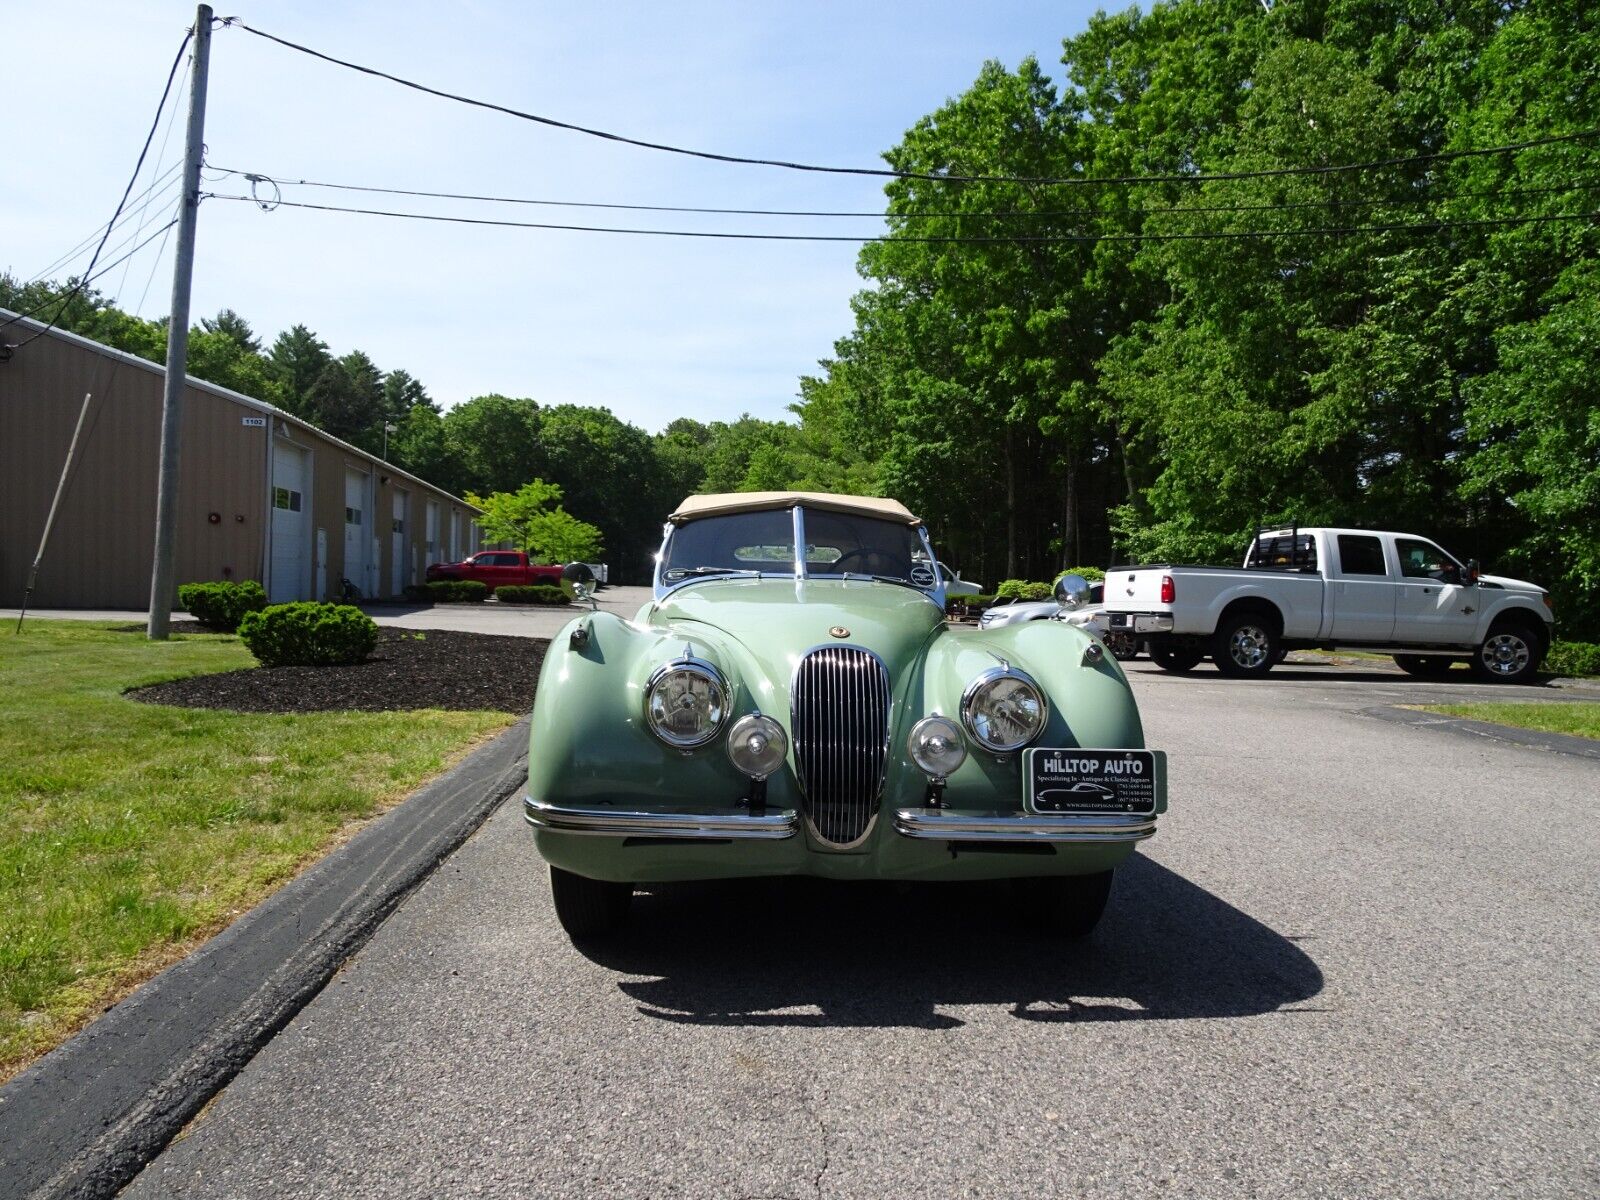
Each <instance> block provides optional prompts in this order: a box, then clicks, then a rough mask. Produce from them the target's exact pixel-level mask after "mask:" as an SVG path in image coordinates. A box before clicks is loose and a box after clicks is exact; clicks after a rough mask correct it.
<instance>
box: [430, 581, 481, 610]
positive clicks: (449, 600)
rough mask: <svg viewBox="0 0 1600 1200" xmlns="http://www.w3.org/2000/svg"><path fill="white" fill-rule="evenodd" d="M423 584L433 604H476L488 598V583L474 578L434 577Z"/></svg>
mask: <svg viewBox="0 0 1600 1200" xmlns="http://www.w3.org/2000/svg"><path fill="white" fill-rule="evenodd" d="M424 586H425V587H427V589H428V595H429V596H431V597H432V598H433V602H434V603H435V604H476V603H478V601H480V600H487V599H488V598H489V585H488V584H486V583H479V582H478V581H477V580H476V579H435V580H434V581H433V582H432V583H429V584H425V585H424Z"/></svg>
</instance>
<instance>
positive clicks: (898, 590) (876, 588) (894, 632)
mask: <svg viewBox="0 0 1600 1200" xmlns="http://www.w3.org/2000/svg"><path fill="white" fill-rule="evenodd" d="M646 620H647V623H648V624H649V625H650V626H651V627H653V628H656V629H660V630H661V631H662V632H664V633H668V634H670V635H672V636H674V637H680V636H681V637H683V638H685V639H686V640H688V641H690V642H692V643H698V644H701V645H705V646H706V648H707V649H710V650H712V651H713V652H720V653H719V654H718V656H719V657H722V656H726V657H728V658H731V659H735V660H738V659H748V660H750V662H751V663H753V665H755V666H757V667H758V669H759V673H760V674H761V675H762V676H765V678H766V679H767V680H768V681H770V682H771V683H772V684H774V685H778V686H781V687H783V688H787V686H788V682H789V678H790V676H791V675H793V673H794V669H795V667H796V666H797V665H798V664H799V662H800V659H801V658H802V657H803V656H804V655H805V654H806V652H807V651H810V650H814V649H816V648H817V647H818V646H823V645H850V646H860V647H862V648H864V649H867V650H871V651H872V652H873V653H874V654H876V655H878V657H879V658H881V659H883V662H884V665H885V666H887V667H888V668H889V671H890V674H891V675H893V676H897V675H898V674H899V673H900V671H901V669H902V668H903V667H904V666H905V665H906V664H907V663H909V662H910V661H912V660H913V659H914V658H915V657H916V655H917V654H918V652H919V651H920V650H921V649H922V647H923V646H924V645H925V644H926V643H927V641H928V639H929V638H930V637H931V636H932V635H933V633H934V632H935V631H936V630H938V629H940V628H941V627H942V626H943V624H944V613H943V612H941V611H940V609H939V606H938V605H936V604H934V603H933V601H932V600H930V599H929V598H928V597H927V596H926V595H924V594H923V593H921V592H918V591H914V590H912V589H911V588H906V587H900V586H898V585H896V584H892V583H878V582H876V581H874V580H837V579H807V580H790V579H782V580H779V579H738V580H707V581H706V582H704V583H697V584H692V585H690V586H688V587H685V588H680V589H679V590H677V591H676V592H673V593H672V594H671V595H670V596H668V597H667V598H666V599H664V600H662V601H660V602H659V603H657V604H655V605H653V606H651V608H650V609H649V610H648V615H647V617H646Z"/></svg>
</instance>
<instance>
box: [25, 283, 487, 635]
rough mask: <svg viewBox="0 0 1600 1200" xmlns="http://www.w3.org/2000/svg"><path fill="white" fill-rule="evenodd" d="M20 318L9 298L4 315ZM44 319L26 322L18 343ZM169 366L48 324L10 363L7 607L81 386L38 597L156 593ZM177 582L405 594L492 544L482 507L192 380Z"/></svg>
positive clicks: (119, 598)
mask: <svg viewBox="0 0 1600 1200" xmlns="http://www.w3.org/2000/svg"><path fill="white" fill-rule="evenodd" d="M11 315H12V314H10V313H7V312H5V311H4V310H0V320H4V319H9V318H10V317H11ZM41 328H43V327H42V326H41V325H40V324H38V323H37V322H34V321H29V320H22V321H19V322H17V323H15V324H13V325H11V326H10V327H9V328H8V329H7V330H6V336H5V339H4V340H5V341H8V342H12V343H21V342H23V341H26V340H27V338H29V337H31V336H32V334H33V333H34V332H36V331H38V330H39V329H41ZM164 374H165V372H164V371H163V369H162V367H161V366H159V365H158V364H156V363H152V362H148V361H146V360H145V359H142V358H138V357H135V356H134V355H131V354H124V353H122V352H121V351H119V350H113V349H111V348H110V347H108V346H104V345H101V344H100V343H98V342H92V341H90V340H88V339H87V338H82V337H79V336H77V335H76V334H71V333H64V332H62V331H60V330H51V331H50V332H49V333H47V334H45V335H44V336H43V337H40V338H38V339H37V340H35V341H33V342H31V343H30V344H28V345H26V346H21V347H20V348H19V349H18V350H17V351H16V352H15V353H14V354H13V355H12V357H11V358H10V360H9V361H4V362H0V606H7V607H16V606H17V605H18V604H20V603H21V601H22V594H23V589H24V588H25V586H26V584H27V577H28V569H29V567H30V565H31V564H32V562H33V557H34V554H35V553H36V552H37V550H38V546H39V537H40V534H41V532H42V531H43V529H44V525H45V519H46V516H47V514H48V512H49V509H50V500H51V497H52V495H54V493H55V488H56V481H57V479H58V478H59V476H60V473H61V468H62V464H63V463H64V461H65V460H66V456H67V447H68V444H69V443H70V442H71V440H72V431H73V428H74V426H75V425H76V423H77V420H78V414H79V410H80V408H81V407H82V404H83V397H84V394H85V393H89V395H90V397H91V399H90V405H89V412H88V419H87V420H86V421H85V423H84V430H83V435H82V438H81V440H80V442H79V445H78V452H77V458H76V461H75V462H74V464H73V468H72V472H71V475H70V476H69V478H68V483H67V490H66V492H65V494H64V496H63V497H62V502H61V508H60V510H59V512H58V513H57V515H56V521H55V527H54V530H53V532H52V533H51V535H50V544H49V548H48V549H47V551H46V553H45V557H44V561H43V564H42V566H41V567H40V570H39V575H38V580H37V582H36V584H35V588H34V592H33V596H32V598H31V600H30V603H31V604H32V605H33V606H34V607H37V608H129V609H143V608H145V607H146V606H147V605H148V604H149V601H150V569H151V560H152V555H153V547H154V544H155V507H156V465H157V457H158V451H159V446H160V439H161V392H162V382H163V377H164ZM182 447H183V451H182V466H181V470H180V474H179V480H178V524H177V564H176V567H177V569H176V578H177V580H178V582H179V583H187V582H190V581H192V580H216V579H231V580H244V579H258V580H260V581H261V582H262V583H263V585H264V586H265V587H266V589H267V594H268V596H269V597H270V598H271V599H272V600H273V601H274V602H279V601H284V600H303V599H335V598H337V597H338V596H339V595H340V592H341V581H342V580H344V579H349V580H350V582H351V583H353V584H354V585H355V586H356V588H357V589H359V591H360V593H361V595H362V596H364V597H374V598H376V597H391V596H398V595H400V594H401V592H402V591H403V589H404V588H405V587H406V585H408V584H411V583H417V582H420V581H421V580H422V577H423V573H424V571H425V570H426V569H427V565H428V563H430V562H435V561H439V560H443V559H458V558H462V557H465V556H466V555H467V554H470V553H472V552H473V551H474V550H476V549H477V548H478V546H479V533H478V526H477V522H476V518H477V516H478V510H477V509H475V508H473V507H472V506H471V505H469V504H467V503H466V502H465V501H463V500H461V499H459V498H457V497H455V496H452V495H450V494H449V493H448V492H444V491H441V490H440V489H438V488H436V487H434V486H433V485H432V484H429V483H427V482H425V481H424V480H421V479H418V478H417V477H416V476H414V475H409V474H407V473H406V472H404V471H401V470H397V469H396V468H395V467H393V466H391V465H390V464H388V463H386V462H384V461H383V460H381V459H379V458H376V457H374V456H373V455H371V454H368V453H366V452H365V451H362V450H358V449H356V448H355V447H354V446H351V445H348V444H346V443H344V442H341V441H339V440H338V439H337V438H333V437H329V436H328V435H327V434H325V433H323V432H321V431H320V430H318V429H316V428H315V427H313V426H311V425H308V424H306V423H305V422H304V421H302V420H300V419H299V418H297V417H293V416H290V415H289V414H288V413H286V412H283V411H282V410H280V409H277V408H274V407H272V406H271V405H270V404H264V403H262V402H261V401H260V400H255V399H252V398H251V397H249V396H245V395H241V394H240V393H238V392H233V391H229V390H228V389H227V388H222V387H217V386H216V385H215V384H211V383H206V382H204V381H203V380H199V379H195V378H194V377H192V376H191V377H190V378H189V381H188V388H187V391H186V393H185V400H184V410H183V442H182Z"/></svg>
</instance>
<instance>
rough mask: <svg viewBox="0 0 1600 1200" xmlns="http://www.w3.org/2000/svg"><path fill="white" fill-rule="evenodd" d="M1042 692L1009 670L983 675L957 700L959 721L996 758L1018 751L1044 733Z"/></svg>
mask: <svg viewBox="0 0 1600 1200" xmlns="http://www.w3.org/2000/svg"><path fill="white" fill-rule="evenodd" d="M1049 716H1050V706H1049V704H1047V703H1046V702H1045V698H1044V692H1042V691H1040V690H1039V685H1038V684H1037V683H1035V682H1034V681H1033V680H1032V679H1031V678H1030V677H1029V676H1028V675H1026V674H1024V673H1023V672H1021V671H1019V670H1017V669H1016V668H1015V667H1013V666H1009V665H1007V666H1005V667H996V668H993V669H991V670H988V671H985V672H984V673H983V674H982V675H979V676H978V677H977V678H976V679H974V680H973V681H972V682H971V683H970V684H968V685H967V690H966V692H965V693H963V695H962V697H961V720H962V723H963V724H965V725H966V727H967V732H968V733H970V734H972V736H973V738H974V739H975V740H976V741H977V743H978V745H980V746H982V747H983V748H984V749H985V750H989V751H992V752H994V753H996V754H1009V753H1011V752H1012V751H1014V750H1020V749H1022V747H1024V746H1026V745H1027V744H1028V743H1029V742H1031V741H1033V739H1034V738H1036V737H1038V736H1039V735H1040V734H1041V733H1043V732H1044V724H1045V721H1046V720H1048V719H1049Z"/></svg>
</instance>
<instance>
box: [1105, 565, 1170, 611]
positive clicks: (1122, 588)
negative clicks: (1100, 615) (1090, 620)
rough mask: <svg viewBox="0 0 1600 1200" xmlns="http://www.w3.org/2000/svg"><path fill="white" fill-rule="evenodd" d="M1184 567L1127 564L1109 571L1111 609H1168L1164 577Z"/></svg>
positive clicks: (1107, 603) (1108, 602)
mask: <svg viewBox="0 0 1600 1200" xmlns="http://www.w3.org/2000/svg"><path fill="white" fill-rule="evenodd" d="M1181 570H1182V568H1181V567H1124V568H1121V569H1118V570H1112V571H1107V572H1106V585H1105V588H1106V590H1105V606H1106V610H1107V611H1108V612H1142V613H1149V612H1167V611H1168V610H1170V609H1171V608H1172V605H1171V604H1168V603H1163V602H1162V600H1161V581H1162V579H1163V578H1164V577H1166V576H1169V575H1171V574H1173V572H1174V571H1181Z"/></svg>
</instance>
